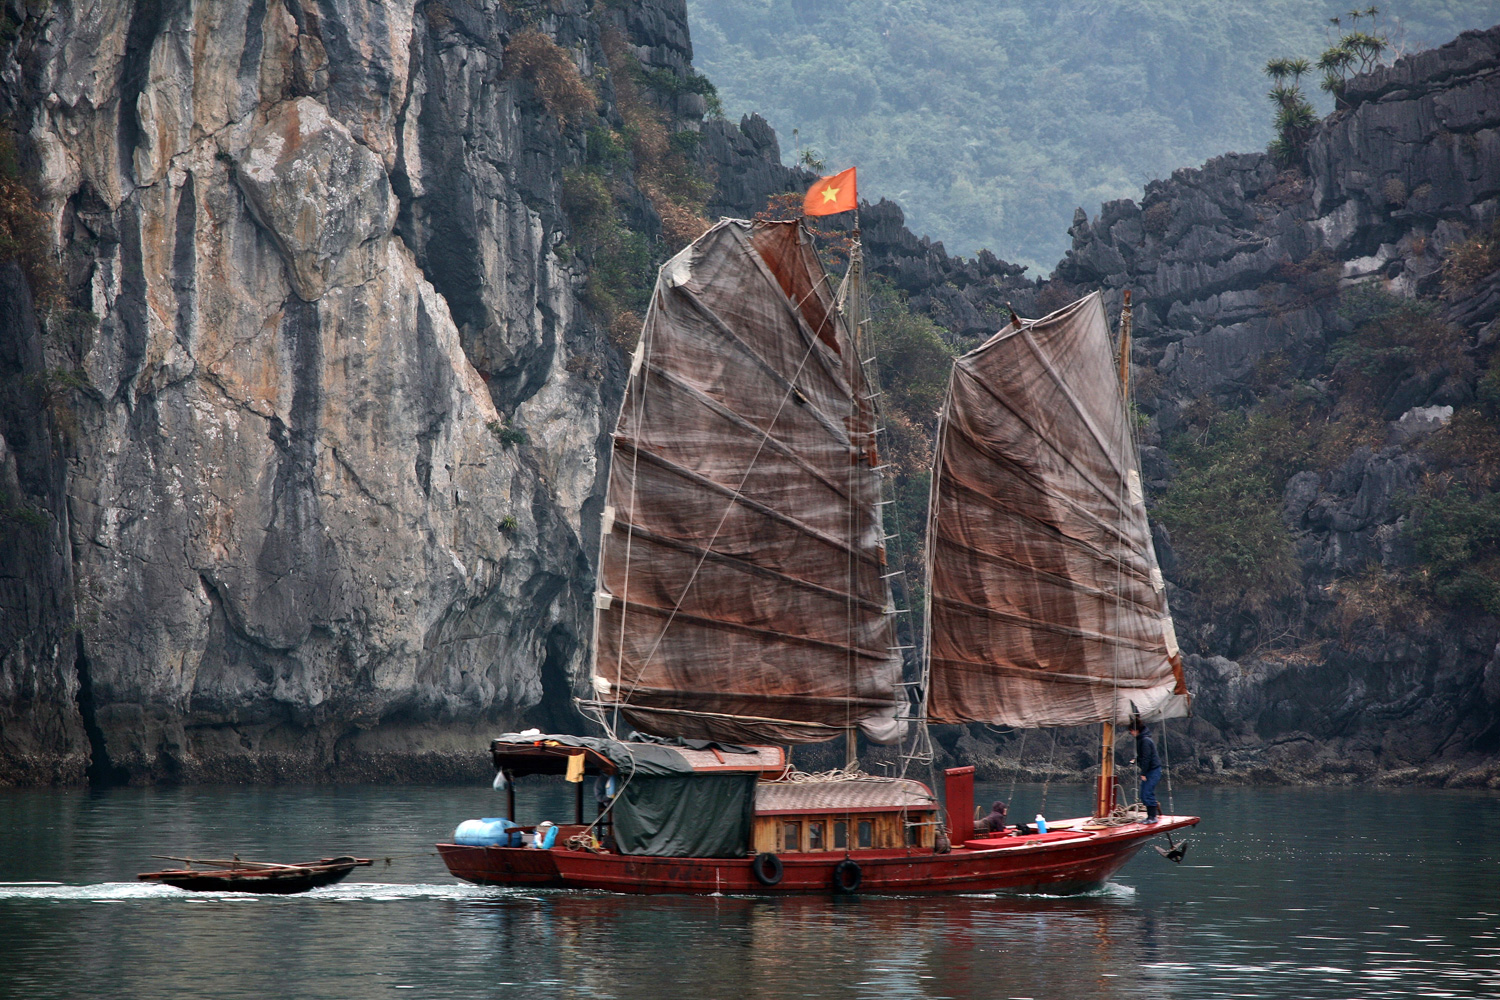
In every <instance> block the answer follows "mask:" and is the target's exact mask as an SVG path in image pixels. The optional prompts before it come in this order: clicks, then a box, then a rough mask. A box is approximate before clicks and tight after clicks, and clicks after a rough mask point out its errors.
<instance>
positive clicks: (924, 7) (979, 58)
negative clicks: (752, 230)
mask: <svg viewBox="0 0 1500 1000" xmlns="http://www.w3.org/2000/svg"><path fill="white" fill-rule="evenodd" d="M688 8H689V12H690V14H691V18H692V26H693V40H694V48H695V57H696V61H697V64H698V66H699V67H700V68H701V69H702V70H704V71H705V72H707V73H708V75H709V76H711V77H712V78H713V79H714V81H715V82H716V83H717V84H718V86H719V88H720V91H721V93H722V95H723V97H724V104H725V108H726V110H727V111H728V112H729V113H730V114H731V115H734V116H738V115H739V114H741V113H746V112H750V111H759V112H760V113H761V114H762V115H763V116H764V117H765V118H766V119H767V120H768V121H770V122H771V124H772V125H773V126H775V127H776V129H777V130H778V131H779V132H780V133H781V135H782V136H784V137H790V136H791V135H792V130H793V129H794V128H796V129H798V130H799V140H800V141H799V148H794V149H791V150H788V152H787V159H788V162H793V161H795V160H797V159H798V158H799V157H800V155H801V154H802V153H803V152H804V151H807V150H813V151H815V158H818V159H822V160H824V161H826V163H827V164H828V166H829V168H830V169H832V168H834V167H843V166H848V165H849V164H858V165H859V168H860V175H861V180H862V181H863V183H864V189H865V191H866V193H867V194H869V195H871V196H873V197H875V198H879V197H890V198H893V199H895V200H898V201H900V202H901V205H902V207H903V208H904V209H905V210H906V213H907V218H908V220H909V221H910V224H911V226H912V228H913V229H914V230H915V231H917V232H921V233H926V234H928V235H930V236H932V237H933V238H934V239H940V240H943V241H944V243H945V244H946V246H947V248H948V249H949V250H950V251H956V252H959V253H965V254H969V253H973V252H974V251H976V250H977V249H978V248H980V247H988V248H989V249H991V250H992V251H994V252H995V253H996V254H998V255H999V256H1001V257H1003V258H1005V259H1007V260H1014V261H1019V262H1021V263H1025V264H1029V265H1032V266H1033V267H1034V268H1035V269H1036V271H1037V272H1039V273H1042V274H1045V273H1047V272H1048V271H1050V270H1051V268H1052V264H1053V262H1054V261H1056V260H1057V259H1058V258H1059V257H1060V256H1061V255H1062V253H1063V250H1064V249H1065V248H1066V245H1067V237H1066V231H1067V229H1068V224H1069V219H1070V218H1071V216H1072V213H1073V209H1074V207H1075V206H1078V205H1083V206H1095V205H1098V204H1100V203H1101V202H1107V201H1110V200H1112V199H1115V198H1123V197H1138V196H1139V192H1140V188H1141V186H1142V185H1143V184H1144V183H1145V182H1146V181H1147V180H1148V179H1150V178H1152V177H1165V176H1167V175H1168V174H1169V173H1171V171H1173V170H1175V169H1177V168H1178V167H1180V166H1182V165H1183V164H1186V163H1195V162H1200V161H1202V160H1203V159H1205V158H1207V157H1209V156H1215V155H1218V154H1219V153H1222V152H1224V151H1226V150H1230V149H1240V150H1251V149H1263V148H1265V146H1266V144H1267V142H1268V141H1269V140H1270V139H1271V137H1272V133H1271V127H1270V125H1271V123H1270V122H1269V121H1268V120H1267V116H1266V114H1265V105H1264V103H1263V100H1264V98H1263V97H1262V95H1263V94H1264V88H1263V86H1262V77H1261V71H1262V67H1263V66H1264V65H1265V63H1266V60H1267V59H1270V58H1273V57H1276V56H1280V55H1283V54H1285V53H1314V52H1319V51H1322V50H1323V49H1324V48H1326V47H1327V46H1328V45H1329V44H1330V42H1332V41H1335V40H1336V38H1337V32H1336V30H1335V29H1334V28H1333V26H1332V25H1330V24H1328V22H1327V20H1326V19H1327V18H1329V17H1335V16H1342V17H1344V18H1345V19H1346V20H1347V8H1346V7H1345V6H1343V5H1335V4H1332V3H1327V4H1318V5H1316V6H1314V7H1313V8H1312V9H1311V10H1310V9H1309V8H1308V6H1307V5H1306V4H1303V3H1298V2H1295V0H1271V2H1251V0H1230V2H1208V0H1192V2H1189V3H1166V2H1161V0H1138V2H1134V3H1129V4H1113V5H1108V4H1107V5H1099V4H1090V3H1081V2H1077V0H1069V2H1063V3H1053V4H1031V3H1024V2H1021V0H1000V2H983V0H962V2H952V0H943V2H938V0H915V2H906V3H900V4H896V3H889V2H886V0H854V2H851V3H829V2H823V0H689V3H688ZM1496 21H1500V3H1497V2H1495V0H1479V2H1471V3H1465V4H1457V3H1451V2H1442V0H1412V2H1408V3H1403V4H1402V5H1401V6H1400V9H1399V10H1396V9H1394V8H1393V9H1392V10H1391V16H1389V17H1388V16H1387V15H1382V17H1381V23H1382V24H1386V23H1389V24H1390V25H1391V26H1392V27H1393V28H1395V29H1396V30H1395V32H1394V34H1395V35H1396V41H1397V43H1398V44H1400V45H1403V46H1405V47H1406V48H1408V49H1409V48H1411V47H1414V46H1419V45H1424V44H1425V45H1433V44H1438V43H1441V42H1444V41H1446V40H1448V39H1449V38H1451V37H1452V36H1453V35H1455V34H1456V33H1458V32H1459V31H1462V30H1464V29H1465V28H1473V27H1487V26H1488V25H1490V24H1493V23H1495V22H1496ZM1346 26H1348V27H1352V26H1353V25H1352V24H1350V25H1346ZM1360 27H1361V28H1363V27H1364V22H1363V21H1361V22H1360ZM1323 100H1326V98H1325V99H1323Z"/></svg>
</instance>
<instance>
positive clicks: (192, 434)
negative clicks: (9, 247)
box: [0, 0, 701, 782]
mask: <svg viewBox="0 0 1500 1000" xmlns="http://www.w3.org/2000/svg"><path fill="white" fill-rule="evenodd" d="M12 6H15V5H12ZM7 9H8V10H9V9H10V8H7ZM25 9H26V11H27V15H26V19H25V20H24V22H23V23H22V24H21V26H20V28H19V29H18V30H17V31H16V32H13V33H12V34H11V36H10V37H9V38H8V40H7V41H6V42H5V49H4V53H3V54H4V63H3V74H4V78H5V90H4V94H5V97H4V100H5V103H6V107H5V108H4V111H5V113H6V115H7V117H8V119H9V121H10V123H11V125H12V127H13V128H14V129H15V130H16V131H17V132H19V133H20V142H19V145H20V147H21V150H22V154H23V157H22V158H23V161H24V164H25V165H26V166H27V167H29V168H30V170H31V171H32V173H33V176H35V177H37V178H39V186H40V190H41V207H42V209H43V211H44V212H45V215H46V217H47V219H48V220H49V223H50V225H51V226H52V227H54V237H55V239H56V240H57V241H58V243H59V244H60V246H61V247H62V250H63V254H64V258H63V264H64V269H65V275H64V277H65V279H66V289H65V292H66V297H67V300H68V303H69V304H70V305H71V306H72V307H73V310H74V311H73V313H72V315H73V316H74V317H75V318H76V317H78V316H80V315H84V314H86V313H89V312H91V313H92V314H93V317H92V318H88V319H86V320H84V321H77V322H73V323H71V324H68V323H56V324H53V326H55V327H57V328H56V329H52V328H49V329H48V330H47V331H46V332H45V333H44V332H43V331H42V329H41V328H40V327H39V326H38V325H37V322H36V319H35V313H34V311H33V310H32V308H31V306H30V296H29V295H28V293H27V288H26V285H25V282H24V281H21V280H20V279H19V272H17V271H15V269H14V268H12V269H11V270H9V271H7V272H6V273H5V275H4V279H5V280H4V281H3V282H0V294H3V295H4V298H5V307H6V308H5V310H4V316H3V319H0V322H4V323H5V325H6V329H5V333H4V337H3V342H4V343H5V345H6V353H5V356H4V358H3V359H0V364H3V367H4V373H5V375H6V376H7V381H6V391H7V393H8V397H9V398H8V399H7V404H8V405H7V411H8V412H7V418H6V421H5V426H4V429H3V430H4V435H5V438H4V441H5V443H4V447H3V448H0V469H3V473H4V476H5V479H6V483H7V492H8V496H10V497H12V498H13V499H15V502H16V503H21V502H24V503H25V504H26V506H25V513H26V514H27V515H28V518H27V519H24V520H25V523H23V521H21V520H17V519H16V518H10V519H9V520H8V522H7V524H6V529H7V530H6V532H5V535H4V541H3V543H0V544H3V549H0V559H3V564H4V575H5V579H6V581H7V582H6V587H5V590H4V594H5V617H4V631H5V634H4V636H3V638H4V640H5V647H4V649H3V651H0V657H3V659H0V713H3V715H0V775H3V777H0V781H3V782H14V781H20V782H34V781H55V780H61V781H73V780H79V779H80V778H82V777H83V774H84V772H85V769H86V768H88V767H90V766H92V768H93V773H94V775H95V776H96V777H101V778H105V779H109V780H121V779H128V780H150V779H174V778H181V779H192V778H211V779H230V780H234V779H265V778H275V777H292V776H298V777H302V776H305V777H317V778H327V777H334V778H343V779H354V778H360V777H369V776H372V775H376V774H381V773H396V772H398V771H399V773H403V774H407V775H419V774H421V773H424V771H423V770H422V768H423V762H424V761H426V762H428V763H430V764H432V765H433V766H442V767H447V766H449V765H451V763H452V761H453V760H455V759H462V760H470V759H472V760H474V761H476V762H477V761H479V759H480V758H479V751H480V749H481V747H482V744H481V743H480V742H478V740H477V739H476V735H475V734H476V733H482V732H487V731H488V730H489V729H490V728H493V726H494V725H495V724H505V723H515V722H518V721H520V719H521V717H522V714H523V713H525V712H526V711H528V710H536V709H537V706H539V705H542V704H543V703H544V700H545V701H546V702H547V703H549V704H554V705H565V704H566V697H567V694H568V684H569V678H571V677H573V676H576V675H577V673H578V671H579V665H580V662H581V657H582V656H583V652H582V650H583V648H584V645H583V637H585V636H586V635H587V633H588V629H589V627H590V622H589V615H590V610H589V605H588V603H587V599H586V596H587V590H588V588H587V585H586V584H583V583H581V581H585V580H587V579H588V577H589V576H590V574H589V570H588V551H589V548H590V546H591V544H592V539H591V537H590V536H591V534H592V533H593V532H594V531H596V530H597V529H596V527H595V526H594V524H593V523H591V521H590V517H589V513H590V503H591V498H593V497H594V494H595V476H596V471H597V470H596V459H595V455H596V452H597V443H598V440H599V438H600V435H601V433H603V432H604V431H605V430H606V428H605V426H604V421H603V420H602V419H601V413H603V412H605V411H606V410H608V409H610V402H609V399H608V395H609V392H610V391H611V389H610V388H609V387H608V386H607V385H606V384H605V383H604V382H603V380H602V379H601V377H600V367H601V366H600V364H599V363H598V362H597V360H594V361H592V362H591V363H588V364H580V363H578V359H580V358H585V359H593V358H596V357H597V356H599V355H601V354H603V353H604V352H605V351H606V350H607V346H606V343H605V341H604V339H603V334H602V333H601V331H600V330H599V328H598V324H597V322H596V321H595V320H594V319H593V318H592V317H591V316H590V315H588V314H587V312H586V310H585V309H584V307H583V305H582V304H581V301H580V294H581V290H582V286H583V282H584V277H585V275H584V273H583V271H584V268H583V266H582V265H581V264H579V263H577V262H576V261H571V260H569V259H564V257H563V256H562V255H560V254H559V253H558V252H556V250H555V247H556V245H557V244H558V243H559V242H560V241H561V240H562V239H563V237H564V235H565V232H566V229H567V225H568V223H567V220H566V219H565V217H564V215H563V213H562V212H561V211H560V209H559V207H558V206H559V204H560V195H559V188H560V185H561V183H562V179H563V170H564V168H565V167H566V166H568V165H569V164H573V163H576V162H578V160H579V159H580V157H581V155H582V145H583V138H582V132H581V130H580V129H579V128H578V127H577V125H576V123H570V122H566V121H560V120H559V115H558V114H554V113H553V112H552V111H551V110H549V108H548V106H547V104H546V102H545V101H544V100H543V99H542V98H541V97H539V85H538V84H537V83H536V82H535V81H534V80H531V79H528V78H527V77H526V76H525V75H524V74H515V73H508V72H507V71H506V70H507V66H506V45H507V42H508V40H509V39H511V38H512V37H514V36H515V35H516V34H517V33H518V32H522V31H532V32H535V33H537V34H541V35H545V37H547V38H548V39H553V40H555V42H556V44H557V45H559V46H560V47H561V49H562V50H563V51H566V52H567V53H568V54H569V55H570V57H571V58H572V59H573V61H574V63H575V65H576V66H577V68H578V70H579V72H580V73H581V74H582V75H583V76H585V77H587V76H590V75H594V76H596V77H597V86H598V88H599V92H600V93H601V94H602V95H603V96H604V98H605V100H606V106H605V108H604V114H605V115H609V114H610V113H612V112H611V110H610V109H609V107H608V106H607V99H608V97H609V95H610V81H609V74H608V70H607V68H606V67H605V60H604V56H603V53H602V50H601V36H602V32H603V31H605V30H607V29H609V28H611V27H613V28H615V30H618V31H621V32H623V33H626V35H627V38H628V41H629V42H630V43H632V44H633V49H634V51H635V53H636V57H637V58H638V59H639V60H640V62H641V63H642V64H643V65H644V66H646V67H647V68H648V69H649V68H667V69H680V68H681V66H685V64H686V57H687V53H688V51H689V50H688V49H687V42H686V23H685V12H684V11H683V9H682V7H681V4H680V3H673V2H671V0H666V2H660V3H658V2H652V0H648V2H644V3H638V4H634V5H631V9H630V11H629V12H628V16H626V15H624V14H619V13H615V12H605V13H604V14H601V15H596V14H595V13H594V12H592V11H591V10H590V8H589V7H588V5H587V4H585V3H583V2H571V3H553V4H551V5H544V6H542V7H539V8H537V9H530V8H524V9H523V5H519V4H510V3H503V2H499V0H494V2H487V3H486V2H471V3H451V4H440V3H435V2H433V3H412V2H405V3H400V2H398V3H366V2H361V0H327V2H301V0H256V2H254V3H245V4H235V3H219V2H190V0H177V2H173V0H167V2H161V3H155V2H153V3H145V2H135V3H133V2H130V0H99V2H94V3H86V4H54V5H45V4H43V5H30V6H28V7H25ZM700 114H701V111H700ZM49 372H65V373H68V374H67V377H66V379H65V382H66V383H67V384H66V385H64V386H62V387H60V388H58V389H56V390H55V391H49V392H47V394H46V398H45V399H44V398H42V395H41V390H37V388H36V387H37V386H38V385H41V384H42V383H43V382H45V381H46V380H47V378H48V377H49V376H48V373H49ZM23 397H24V398H23ZM13 401H14V402H15V404H16V405H15V407H14V408H12V407H11V406H10V405H9V404H10V403H11V402H13ZM17 509H20V508H17ZM43 515H44V516H43ZM595 520H596V518H595ZM31 522H36V523H31ZM554 687H555V688H557V690H554ZM544 710H546V711H550V710H551V709H544ZM90 762H92V764H90Z"/></svg>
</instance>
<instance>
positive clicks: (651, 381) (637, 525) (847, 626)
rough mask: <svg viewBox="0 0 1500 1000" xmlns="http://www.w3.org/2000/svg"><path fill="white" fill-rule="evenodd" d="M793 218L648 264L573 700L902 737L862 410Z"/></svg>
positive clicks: (852, 360)
mask: <svg viewBox="0 0 1500 1000" xmlns="http://www.w3.org/2000/svg"><path fill="white" fill-rule="evenodd" d="M869 394H870V390H869V388H868V387H867V385H866V383H865V380H864V377H863V373H862V370H861V366H860V360H859V358H858V357H857V355H856V352H855V350H854V343H853V340H852V338H851V335H850V332H849V330H848V329H847V328H846V326H845V324H844V323H843V321H842V319H841V318H840V316H839V314H838V312H837V311H836V309H835V308H834V297H833V295H832V292H831V290H830V289H829V287H828V281H827V276H826V274H825V272H824V270H823V268H822V265H821V264H820V263H819V261H818V258H817V255H816V254H815V252H814V251H813V248H812V247H811V246H810V245H809V242H808V240H807V237H806V236H805V234H804V233H803V231H802V229H801V227H800V225H799V224H798V223H754V224H751V223H746V222H740V221H735V220H725V221H723V222H720V223H719V224H718V225H717V226H715V227H714V228H713V229H711V230H709V231H708V232H707V233H705V234H704V235H703V236H702V237H700V238H699V239H698V240H697V241H696V242H694V243H693V244H692V245H691V246H689V247H688V248H687V249H685V250H683V251H682V252H681V253H680V254H678V255H677V256H676V257H674V258H673V259H672V260H670V261H668V262H667V264H666V265H664V266H663V267H662V269H661V273H660V275H659V277H658V279H657V284H656V290H655V292H654V293H653V297H652V303H651V309H650V313H649V314H648V316H647V319H646V323H645V329H644V331H643V333H642V336H641V341H640V344H639V345H638V346H637V348H636V351H635V355H634V357H633V360H632V363H631V372H630V378H629V381H628V383H627V386H626V391H625V398H624V402H623V404H622V406H621V411H620V418H619V422H618V424H617V426H616V430H615V435H614V447H613V454H612V465H611V469H610V477H609V488H608V494H607V497H606V506H605V508H604V517H603V531H602V542H601V546H600V555H599V564H600V569H599V581H598V590H597V593H596V596H595V608H596V618H595V647H594V667H593V669H594V676H593V684H594V691H595V694H596V699H595V700H594V701H592V702H590V703H589V705H590V706H591V707H593V708H595V709H596V710H598V711H600V712H601V713H603V714H604V715H605V717H606V718H607V719H611V720H612V719H613V718H615V717H616V716H617V715H618V716H623V718H624V720H625V721H627V722H628V723H629V724H630V725H632V726H634V727H635V728H637V729H639V730H642V731H644V732H647V733H653V734H657V735H663V736H683V737H690V738H699V739H727V740H737V741H771V742H783V743H785V742H813V741H818V740H826V739H830V738H832V737H835V736H838V735H840V734H841V733H843V732H844V731H846V730H848V729H850V728H853V727H855V726H859V727H860V728H861V729H863V730H864V732H865V733H866V735H868V736H870V737H871V738H874V739H878V740H881V741H883V742H885V741H890V740H892V739H894V738H896V737H897V736H898V735H899V733H898V730H899V729H900V725H899V723H898V722H897V721H896V718H897V715H898V712H897V707H896V706H897V702H898V700H900V701H904V695H902V696H901V697H900V698H899V699H898V692H900V691H901V688H900V686H899V685H900V680H901V677H900V675H901V658H900V655H899V652H898V651H897V650H896V649H895V648H894V647H895V646H896V640H895V638H894V634H895V633H894V627H893V624H892V619H891V616H890V610H891V609H890V598H889V589H888V587H887V585H886V574H887V570H886V567H885V551H884V548H883V541H884V539H883V531H882V527H881V517H880V509H881V508H880V474H879V472H878V471H877V469H876V466H877V465H878V461H879V460H878V457H877V455H876V450H875V433H876V427H875V419H874V411H873V409H872V407H871V403H870V400H869V398H868V397H869Z"/></svg>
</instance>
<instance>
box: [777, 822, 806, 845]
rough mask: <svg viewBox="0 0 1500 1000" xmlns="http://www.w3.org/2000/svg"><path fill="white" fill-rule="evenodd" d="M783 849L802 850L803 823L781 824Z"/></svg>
mask: <svg viewBox="0 0 1500 1000" xmlns="http://www.w3.org/2000/svg"><path fill="white" fill-rule="evenodd" d="M781 849H782V850H783V851H800V850H802V824H801V823H783V824H781Z"/></svg>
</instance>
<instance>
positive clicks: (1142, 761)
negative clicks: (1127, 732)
mask: <svg viewBox="0 0 1500 1000" xmlns="http://www.w3.org/2000/svg"><path fill="white" fill-rule="evenodd" d="M1135 764H1136V767H1138V768H1140V769H1141V773H1142V774H1150V773H1151V772H1152V771H1155V770H1158V769H1159V768H1160V767H1161V757H1159V756H1158V755H1157V753H1156V742H1155V741H1154V740H1152V739H1151V734H1150V733H1141V734H1140V735H1139V736H1137V737H1136V738H1135Z"/></svg>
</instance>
